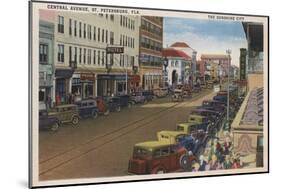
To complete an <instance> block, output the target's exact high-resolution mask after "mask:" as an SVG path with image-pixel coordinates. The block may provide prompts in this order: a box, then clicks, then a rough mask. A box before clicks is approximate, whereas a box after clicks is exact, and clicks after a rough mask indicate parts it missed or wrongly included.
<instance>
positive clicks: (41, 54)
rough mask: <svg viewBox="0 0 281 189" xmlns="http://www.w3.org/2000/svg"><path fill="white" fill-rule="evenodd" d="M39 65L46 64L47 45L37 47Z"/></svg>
mask: <svg viewBox="0 0 281 189" xmlns="http://www.w3.org/2000/svg"><path fill="white" fill-rule="evenodd" d="M39 63H40V64H47V63H48V45H47V44H40V45H39Z"/></svg>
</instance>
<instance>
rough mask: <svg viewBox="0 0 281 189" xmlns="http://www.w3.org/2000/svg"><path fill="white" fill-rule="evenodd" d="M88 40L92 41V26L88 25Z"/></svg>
mask: <svg viewBox="0 0 281 189" xmlns="http://www.w3.org/2000/svg"><path fill="white" fill-rule="evenodd" d="M88 39H90V40H91V39H92V26H91V25H89V24H88Z"/></svg>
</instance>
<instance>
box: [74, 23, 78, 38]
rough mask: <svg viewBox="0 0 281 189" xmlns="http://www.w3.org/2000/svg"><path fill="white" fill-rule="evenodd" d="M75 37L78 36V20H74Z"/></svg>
mask: <svg viewBox="0 0 281 189" xmlns="http://www.w3.org/2000/svg"><path fill="white" fill-rule="evenodd" d="M74 36H75V37H76V36H77V20H74Z"/></svg>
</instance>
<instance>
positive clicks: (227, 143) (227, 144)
mask: <svg viewBox="0 0 281 189" xmlns="http://www.w3.org/2000/svg"><path fill="white" fill-rule="evenodd" d="M231 147H232V143H231V139H230V137H226V138H225V140H224V144H223V151H224V154H225V155H228V154H229V153H230V150H231Z"/></svg>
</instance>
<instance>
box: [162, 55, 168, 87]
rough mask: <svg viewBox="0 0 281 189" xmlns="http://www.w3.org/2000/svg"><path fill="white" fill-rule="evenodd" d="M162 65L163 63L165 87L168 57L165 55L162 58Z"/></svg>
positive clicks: (164, 83) (164, 84)
mask: <svg viewBox="0 0 281 189" xmlns="http://www.w3.org/2000/svg"><path fill="white" fill-rule="evenodd" d="M163 65H164V74H163V76H164V77H163V87H166V79H167V66H168V58H167V57H165V58H164V62H163Z"/></svg>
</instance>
